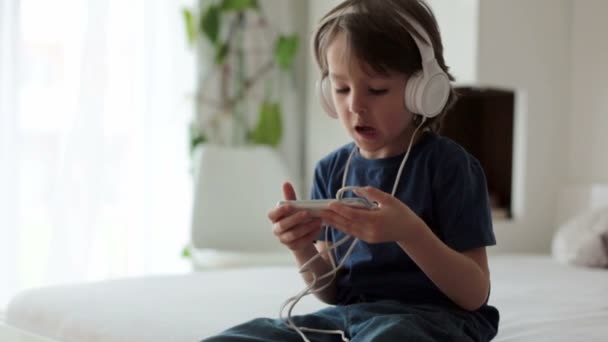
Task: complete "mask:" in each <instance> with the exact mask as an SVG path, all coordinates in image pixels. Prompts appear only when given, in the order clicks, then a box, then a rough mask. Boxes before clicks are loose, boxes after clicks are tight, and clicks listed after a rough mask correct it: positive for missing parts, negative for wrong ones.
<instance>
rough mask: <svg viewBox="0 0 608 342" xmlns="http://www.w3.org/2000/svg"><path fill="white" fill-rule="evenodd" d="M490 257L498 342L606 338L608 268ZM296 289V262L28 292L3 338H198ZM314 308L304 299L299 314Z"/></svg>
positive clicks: (1, 330)
mask: <svg viewBox="0 0 608 342" xmlns="http://www.w3.org/2000/svg"><path fill="white" fill-rule="evenodd" d="M490 263H491V269H492V296H491V303H492V304H493V305H495V306H497V307H498V308H499V310H500V312H501V323H500V332H499V334H498V336H497V338H496V339H495V341H538V342H542V341H553V342H554V341H568V342H572V341H585V342H589V341H607V340H608V270H603V269H587V268H578V267H571V266H565V265H561V264H558V263H556V262H555V261H553V260H552V259H551V258H550V257H549V256H532V255H519V256H517V255H510V256H494V257H491V259H490ZM301 288H302V282H301V281H300V278H299V275H298V274H297V272H296V270H295V269H294V268H292V267H265V268H247V269H232V270H214V271H208V272H198V273H194V274H188V275H175V276H159V277H145V278H134V279H124V280H114V281H107V282H101V283H93V284H88V285H77V286H61V287H50V288H42V289H34V290H29V291H25V292H23V293H21V294H20V295H18V296H17V297H15V298H14V299H13V300H12V302H11V303H10V305H9V307H8V310H7V312H6V317H5V321H4V322H3V323H2V326H1V327H0V338H3V340H10V341H22V342H29V341H31V342H42V341H79V342H82V341H112V342H114V341H151V342H152V341H197V340H200V339H201V338H203V337H205V336H208V335H211V334H213V333H216V332H219V331H220V330H222V329H224V328H226V327H228V326H231V325H233V324H236V323H239V322H242V321H245V320H248V319H250V318H253V317H257V316H270V317H276V316H277V315H278V310H279V307H280V305H281V304H282V302H283V301H284V300H285V299H286V298H287V297H288V296H290V295H293V294H294V293H296V292H297V291H298V290H300V289H301ZM320 307H322V304H321V303H320V302H318V301H316V300H315V299H314V298H312V297H311V296H309V297H306V298H305V299H303V301H302V302H301V303H300V304H298V306H296V311H297V313H304V312H308V311H312V310H315V309H317V308H320ZM9 338H10V339H9Z"/></svg>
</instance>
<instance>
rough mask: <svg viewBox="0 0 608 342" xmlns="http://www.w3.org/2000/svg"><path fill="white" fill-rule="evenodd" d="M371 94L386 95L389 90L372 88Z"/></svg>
mask: <svg viewBox="0 0 608 342" xmlns="http://www.w3.org/2000/svg"><path fill="white" fill-rule="evenodd" d="M369 92H370V93H372V94H373V95H384V94H386V93H387V92H388V89H373V88H370V89H369Z"/></svg>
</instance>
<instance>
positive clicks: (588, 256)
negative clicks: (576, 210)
mask: <svg viewBox="0 0 608 342" xmlns="http://www.w3.org/2000/svg"><path fill="white" fill-rule="evenodd" d="M552 254H553V257H554V258H555V259H556V260H558V261H559V262H562V263H568V264H574V265H579V266H587V267H608V207H603V208H598V209H593V210H589V211H586V212H584V213H582V214H580V215H577V216H575V217H574V218H572V219H570V220H569V221H567V222H566V223H564V224H563V225H561V226H560V227H559V228H558V230H557V232H556V233H555V236H554V237H553V245H552Z"/></svg>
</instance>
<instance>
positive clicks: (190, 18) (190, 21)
mask: <svg viewBox="0 0 608 342" xmlns="http://www.w3.org/2000/svg"><path fill="white" fill-rule="evenodd" d="M182 14H183V16H184V24H185V25H186V34H187V35H188V44H189V45H190V46H192V45H194V41H195V40H196V27H195V26H194V15H193V14H192V11H191V10H189V9H187V8H184V9H183V10H182Z"/></svg>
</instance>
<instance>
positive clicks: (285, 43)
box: [274, 35, 299, 70]
mask: <svg viewBox="0 0 608 342" xmlns="http://www.w3.org/2000/svg"><path fill="white" fill-rule="evenodd" d="M298 43H299V39H298V36H297V35H291V36H279V38H277V41H276V42H275V46H274V59H275V62H276V63H277V64H278V65H279V67H280V68H281V69H283V70H288V69H289V68H291V65H292V64H293V60H294V58H295V56H296V53H297V52H298Z"/></svg>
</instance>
